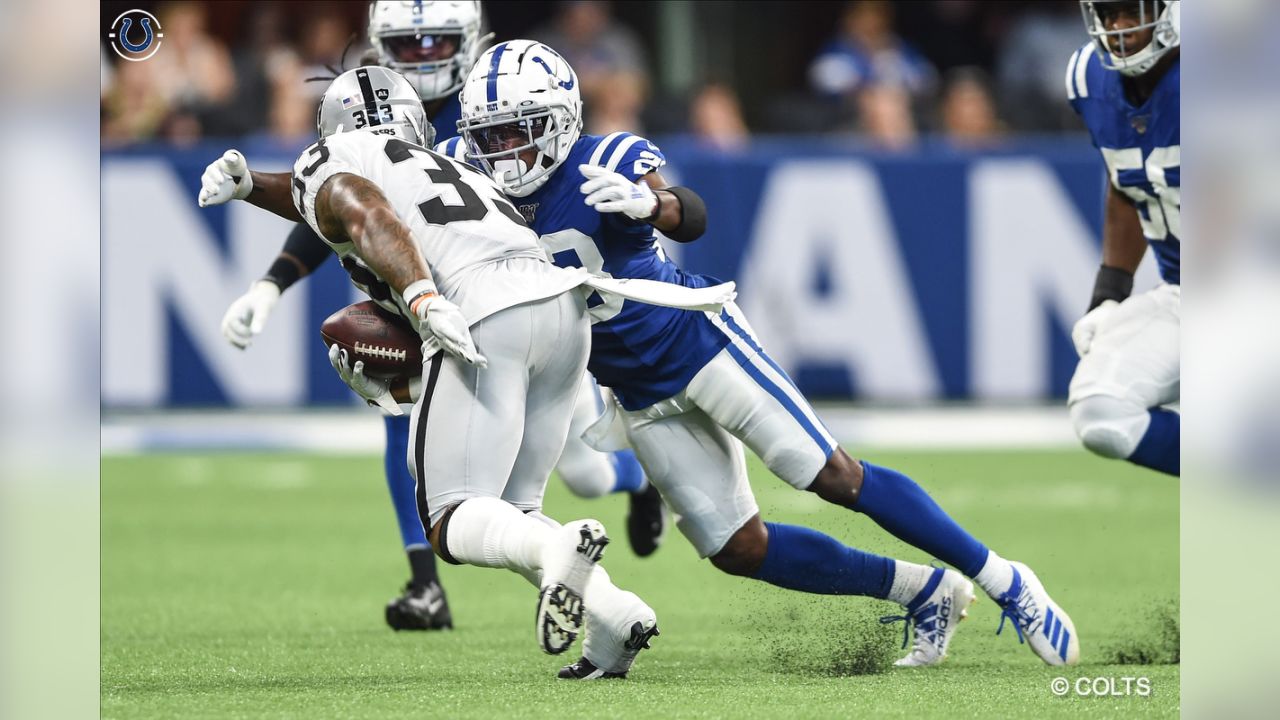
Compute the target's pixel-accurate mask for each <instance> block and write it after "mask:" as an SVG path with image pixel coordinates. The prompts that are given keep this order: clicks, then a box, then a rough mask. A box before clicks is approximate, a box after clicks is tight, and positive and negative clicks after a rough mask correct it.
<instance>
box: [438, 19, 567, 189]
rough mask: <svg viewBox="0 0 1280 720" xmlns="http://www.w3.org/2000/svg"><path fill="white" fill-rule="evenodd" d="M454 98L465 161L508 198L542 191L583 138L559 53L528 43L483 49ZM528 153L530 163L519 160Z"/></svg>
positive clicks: (563, 63) (502, 44)
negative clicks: (459, 104) (459, 106)
mask: <svg viewBox="0 0 1280 720" xmlns="http://www.w3.org/2000/svg"><path fill="white" fill-rule="evenodd" d="M459 99H460V100H461V102H462V118H461V119H460V120H458V132H460V133H461V134H462V137H463V139H464V140H465V142H466V144H467V158H468V159H475V160H478V161H479V162H480V164H481V166H482V167H483V168H484V170H485V172H487V173H489V176H490V177H492V178H493V179H494V181H495V182H497V183H498V185H499V186H500V187H501V188H502V191H503V192H504V193H506V194H507V195H511V196H514V197H525V196H526V195H529V194H530V193H532V192H533V191H535V190H537V189H538V188H540V187H542V186H543V184H545V183H546V182H547V180H549V179H550V178H551V174H552V173H553V172H555V171H556V168H558V167H560V165H561V164H562V163H563V162H564V161H565V158H567V157H569V151H570V150H571V149H572V148H573V144H574V143H576V142H577V141H578V136H579V135H580V134H581V133H582V96H581V94H580V93H579V92H578V76H577V75H576V74H575V73H574V72H573V68H571V67H569V63H568V62H566V61H565V59H564V58H562V57H560V54H559V53H557V52H556V51H555V50H552V49H551V48H549V47H547V46H546V45H543V44H542V43H539V42H534V41H532V40H511V41H509V42H504V43H499V44H497V45H495V46H493V47H492V48H489V49H488V50H486V51H485V52H484V54H483V55H481V56H480V59H479V60H478V61H476V64H475V67H473V68H472V69H471V73H470V74H469V75H467V80H466V82H465V83H464V84H463V86H462V94H461V95H460V96H459ZM529 152H534V153H536V154H535V155H534V157H533V158H532V161H531V162H530V161H527V160H524V159H521V157H520V156H521V155H522V154H523V155H526V156H528V153H529Z"/></svg>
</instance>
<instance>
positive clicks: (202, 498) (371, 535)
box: [102, 451, 1179, 720]
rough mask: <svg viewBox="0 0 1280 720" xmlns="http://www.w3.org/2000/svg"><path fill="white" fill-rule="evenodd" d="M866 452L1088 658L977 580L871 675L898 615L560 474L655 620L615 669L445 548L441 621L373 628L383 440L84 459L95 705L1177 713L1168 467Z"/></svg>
mask: <svg viewBox="0 0 1280 720" xmlns="http://www.w3.org/2000/svg"><path fill="white" fill-rule="evenodd" d="M866 457H868V459H870V460H872V461H875V462H879V463H882V464H886V465H889V466H892V467H896V468H898V469H901V470H903V471H904V472H907V473H908V474H910V475H912V476H913V477H915V478H916V479H917V480H918V481H920V482H921V484H923V485H924V486H925V487H926V488H927V489H928V490H929V491H931V492H932V493H933V494H934V496H935V497H936V498H938V500H939V501H940V502H941V503H942V505H943V507H945V508H947V509H948V510H949V511H950V512H951V513H952V514H953V515H954V516H955V517H957V518H958V519H959V520H960V522H961V523H963V524H964V525H966V526H967V527H968V528H969V529H970V530H972V531H973V532H974V533H975V534H976V535H977V536H978V537H979V538H980V539H982V540H983V541H985V542H986V543H987V544H989V545H990V546H992V547H994V548H995V549H996V550H997V551H998V552H1000V553H1001V554H1003V555H1004V556H1005V557H1009V558H1012V559H1018V560H1022V561H1025V562H1027V563H1028V564H1029V565H1031V566H1032V568H1034V569H1035V570H1036V571H1037V573H1038V574H1039V575H1040V577H1041V579H1042V580H1043V581H1044V582H1045V585H1046V586H1047V587H1048V589H1049V590H1050V592H1052V593H1053V594H1054V597H1055V599H1057V600H1058V601H1059V602H1060V603H1061V604H1062V605H1063V606H1064V607H1066V608H1067V609H1068V610H1069V611H1070V612H1071V614H1072V617H1073V619H1074V621H1075V623H1076V627H1077V629H1078V631H1079V634H1080V637H1081V651H1082V658H1083V660H1082V664H1081V665H1080V666H1079V667H1077V668H1073V669H1071V670H1068V671H1065V672H1060V671H1057V670H1054V669H1052V668H1048V667H1046V666H1044V665H1043V664H1041V662H1040V661H1039V660H1038V659H1036V657H1035V656H1034V655H1032V653H1031V652H1030V651H1029V650H1028V649H1027V648H1026V647H1023V646H1020V645H1019V644H1018V642H1017V640H1016V639H1015V637H1014V636H1013V633H1012V630H1011V629H1009V628H1006V631H1005V634H1004V635H1002V636H999V637H997V636H996V635H995V629H996V625H997V622H998V617H999V612H998V610H997V608H996V606H995V605H994V604H993V603H991V602H990V601H988V600H987V599H986V598H985V597H982V598H980V599H979V601H978V603H977V604H976V605H974V607H973V608H972V610H971V613H970V618H969V620H968V621H967V622H965V624H964V626H963V627H962V628H961V630H960V632H959V633H958V634H957V636H956V639H955V641H954V643H953V644H952V646H951V653H950V658H949V659H948V660H947V662H946V663H945V664H944V665H943V666H942V667H939V668H933V669H924V670H908V669H893V670H889V671H887V672H878V673H873V674H865V673H866V672H867V671H868V670H873V671H874V670H881V669H882V668H883V664H884V660H886V659H892V658H893V657H895V656H896V655H897V654H898V653H900V652H901V651H900V650H899V649H898V647H897V644H898V643H900V642H901V634H900V630H898V631H895V630H894V629H892V628H890V627H889V626H881V625H880V624H879V623H878V622H876V618H877V617H878V616H879V615H881V614H883V613H885V612H890V611H892V610H894V608H895V606H892V605H890V604H889V603H885V602H882V601H874V600H868V599H863V598H836V597H822V596H813V595H801V594H798V593H788V592H784V591H780V590H777V589H774V588H772V587H769V586H766V585H764V584H761V583H758V582H754V581H748V580H742V579H738V578H731V577H728V576H725V575H722V574H720V573H719V572H718V571H716V570H714V569H713V568H712V567H711V566H710V565H709V564H708V563H706V562H701V561H699V560H698V559H697V556H696V555H695V554H694V552H693V550H692V548H691V547H690V546H689V544H688V543H687V542H686V541H685V540H684V539H683V538H682V537H680V536H679V535H678V534H676V533H674V531H673V532H672V534H670V535H668V537H667V542H666V545H665V546H664V547H663V548H662V549H661V550H660V551H659V552H658V553H657V554H656V555H655V556H653V557H651V558H648V559H645V560H639V559H636V558H635V557H633V556H631V555H630V553H629V550H628V548H627V546H626V540H625V529H624V525H623V514H624V511H625V501H624V500H623V499H622V498H620V497H609V498H605V499H603V500H599V501H594V502H588V501H582V500H578V499H576V498H573V497H572V496H570V495H569V493H568V492H567V491H566V490H565V488H564V487H563V485H561V484H560V483H559V482H558V481H557V480H556V479H554V478H553V479H552V483H551V487H550V488H549V490H548V493H547V505H546V510H547V512H548V514H550V515H552V516H553V517H557V518H560V519H572V518H575V517H583V516H588V515H591V516H595V517H598V518H600V519H601V520H603V521H604V522H605V524H606V526H608V527H610V528H611V529H612V531H613V532H612V534H613V535H614V537H615V539H616V542H615V543H614V544H613V545H611V546H610V549H609V553H608V554H607V555H606V557H605V566H606V567H607V568H608V569H609V571H610V573H611V574H612V575H613V578H614V580H615V582H617V584H619V585H620V586H622V587H625V588H627V589H630V590H633V591H635V592H637V593H639V594H640V595H641V596H642V597H643V598H645V599H646V600H647V601H648V602H649V603H650V604H651V605H652V606H653V607H654V609H656V610H657V612H658V617H659V624H660V627H661V629H662V636H661V637H660V638H657V639H656V640H655V642H654V646H653V649H652V650H648V651H645V652H644V653H642V654H641V656H640V659H639V661H638V662H637V664H636V666H635V668H634V669H633V670H632V673H631V678H630V679H629V680H626V681H622V682H606V683H581V684H575V683H569V682H566V681H558V680H556V679H555V677H554V676H555V671H556V670H557V669H558V668H559V667H560V666H561V665H562V664H563V662H564V660H565V659H566V658H568V659H574V658H576V652H574V651H571V653H567V654H566V655H563V656H560V657H548V656H545V655H542V654H541V653H540V652H539V651H538V649H537V645H536V644H535V641H534V637H533V611H534V601H535V591H534V590H533V589H532V588H531V587H530V586H528V585H527V584H526V583H525V582H524V581H523V580H521V579H520V578H519V577H517V576H515V575H514V574H510V573H505V572H502V571H497V570H483V569H477V568H461V567H449V566H444V567H443V568H442V576H443V579H444V581H445V585H446V589H447V591H448V593H449V600H450V604H451V606H452V609H453V614H454V620H455V623H456V625H457V629H456V630H454V631H452V632H447V633H442V634H425V633H399V634H397V633H394V632H392V631H391V630H389V629H388V628H387V627H386V626H385V624H384V623H383V619H382V606H383V604H384V603H385V602H386V601H387V600H388V599H390V598H391V597H392V596H393V595H395V594H396V592H397V590H398V589H399V585H400V584H402V583H403V582H404V580H405V578H406V577H407V576H408V568H407V566H406V563H405V560H404V555H403V553H402V552H401V551H400V548H399V536H398V534H397V531H396V528H395V520H394V516H393V514H392V510H391V505H390V502H389V501H388V498H387V490H386V487H385V483H384V481H383V479H382V470H381V467H382V466H381V459H380V458H377V457H372V456H370V457H350V458H332V457H326V458H317V457H311V456H303V455H160V456H148V457H131V458H108V459H106V460H104V461H103V466H102V713H103V717H109V718H138V717H145V718H153V717H154V718H174V717H182V718H193V717H207V718H239V717H245V718H248V717H255V718H256V717H290V718H307V719H308V720H313V719H315V718H330V717H350V718H365V717H440V718H456V717H477V718H497V717H535V716H543V717H556V718H564V719H568V718H588V719H594V718H612V717H619V718H621V717H626V718H641V717H655V718H675V717H743V716H749V717H756V718H780V717H797V718H810V717H843V718H861V717H878V716H902V717H912V718H919V717H961V716H968V717H1037V718H1038V717H1046V716H1066V715H1076V714H1087V715H1090V716H1107V717H1129V716H1133V715H1161V716H1168V715H1174V714H1175V713H1176V712H1177V709H1178V677H1179V673H1178V666H1177V665H1176V664H1169V662H1170V661H1171V660H1172V659H1173V658H1176V652H1177V645H1176V625H1175V624H1174V623H1176V617H1177V616H1176V603H1177V592H1178V485H1177V482H1176V481H1175V480H1171V479H1169V478H1165V477H1162V476H1158V475H1155V474H1154V473H1149V472H1146V471H1142V470H1138V469H1134V468H1132V467H1131V466H1127V465H1124V464H1121V463H1115V462H1107V461H1103V460H1099V459H1095V458H1092V457H1090V456H1088V455H1086V454H1085V453H1084V452H1083V451H1079V452H1076V451H1066V452H1060V453H1058V452H972V453H951V452H948V453H942V452H936V453H911V454H907V453H866ZM752 478H753V484H754V486H755V489H756V493H757V497H758V498H759V501H760V506H761V509H762V511H763V512H764V514H765V517H766V518H767V519H771V520H782V521H789V522H795V523H803V524H808V525H810V526H813V527H816V528H818V529H821V530H823V531H826V532H828V533H830V534H832V535H834V536H836V537H837V538H840V539H841V540H843V541H845V542H847V543H850V544H855V545H858V546H861V547H864V548H867V549H870V550H874V551H878V552H883V553H889V554H893V555H897V556H899V557H902V558H904V559H909V560H916V561H927V560H928V558H926V557H923V556H922V555H921V553H919V552H918V551H915V550H914V549H911V548H908V547H907V546H905V545H903V544H901V543H899V542H897V541H896V540H894V539H892V538H891V537H889V536H887V535H886V534H885V533H883V532H881V531H880V530H879V528H878V527H876V526H875V525H874V524H873V523H872V522H870V521H869V520H867V519H866V518H864V517H862V516H860V515H856V514H853V513H850V512H848V511H844V510H840V509H838V508H834V507H831V506H827V505H825V504H823V503H822V502H821V501H820V500H818V499H817V498H815V497H813V496H811V495H809V494H806V493H800V492H796V491H794V490H792V489H790V488H789V487H787V486H786V485H784V484H783V483H781V482H780V481H778V480H776V479H774V478H772V477H771V476H770V475H769V474H768V473H767V472H766V471H765V470H764V469H763V468H762V467H761V466H760V465H759V464H758V463H753V465H752ZM980 594H981V593H980ZM893 627H894V628H897V627H900V626H897V625H895V626H893ZM575 651H576V648H575ZM1117 659H1119V660H1123V661H1125V662H1126V663H1127V664H1116V661H1117ZM1151 662H1154V663H1155V664H1135V663H1151ZM1059 675H1064V676H1067V677H1069V678H1076V677H1082V676H1087V677H1094V676H1104V677H1115V678H1122V677H1126V676H1128V677H1147V678H1149V680H1150V683H1151V687H1152V692H1151V695H1150V696H1149V697H1133V696H1130V697H1087V698H1079V697H1066V698H1058V697H1054V696H1053V695H1052V693H1051V692H1050V689H1049V685H1050V681H1051V680H1052V679H1053V678H1054V677H1056V676H1059ZM1121 687H1122V686H1121Z"/></svg>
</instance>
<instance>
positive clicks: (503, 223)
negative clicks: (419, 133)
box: [293, 129, 581, 323]
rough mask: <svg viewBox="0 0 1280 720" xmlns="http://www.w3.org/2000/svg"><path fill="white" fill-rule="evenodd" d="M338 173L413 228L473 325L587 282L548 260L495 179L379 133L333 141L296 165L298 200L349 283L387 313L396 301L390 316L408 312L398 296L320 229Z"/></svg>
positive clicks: (348, 246)
mask: <svg viewBox="0 0 1280 720" xmlns="http://www.w3.org/2000/svg"><path fill="white" fill-rule="evenodd" d="M339 173H351V174H353V175H357V176H359V177H362V178H364V179H366V180H368V181H369V182H371V183H373V184H374V185H377V186H378V188H379V189H380V190H381V191H382V193H383V195H385V196H386V198H387V200H388V202H389V203H390V204H391V207H392V209H393V210H394V211H395V213H396V215H397V216H398V217H399V218H400V220H401V222H403V223H404V224H405V225H406V226H407V227H408V228H409V231H410V233H411V235H412V237H413V240H414V244H415V245H416V246H417V248H418V250H419V252H421V253H422V256H423V258H424V259H425V260H426V261H427V265H428V266H429V267H430V268H431V274H432V279H433V280H434V281H435V283H436V286H437V287H438V288H439V289H440V292H441V294H442V295H444V296H445V297H446V298H448V299H449V300H450V301H451V302H453V303H455V304H457V305H458V306H459V307H461V308H462V310H463V313H464V314H465V315H466V317H467V319H468V320H470V321H471V322H473V323H474V322H476V321H478V320H480V319H481V318H483V317H485V316H487V315H489V314H492V313H493V312H496V311H497V310H501V309H503V308H506V307H510V306H512V305H517V304H520V303H524V302H530V301H532V300H536V299H541V298H546V297H551V296H552V295H556V294H559V293H560V292H564V291H565V290H567V289H569V288H570V287H574V286H575V285H577V284H579V283H580V282H581V279H580V278H579V277H578V274H576V273H566V272H563V271H561V270H560V269H559V268H556V267H555V266H553V265H552V264H551V263H550V262H549V261H548V260H547V258H546V255H545V253H543V251H542V249H541V248H540V246H539V245H538V237H537V235H536V234H534V232H533V231H532V230H530V229H529V228H528V226H527V225H526V224H525V222H524V219H523V218H521V217H520V214H519V212H517V211H516V209H515V207H514V206H512V205H511V203H510V202H508V201H507V200H506V198H504V197H503V196H502V194H501V191H499V190H498V187H497V186H496V185H494V184H493V181H492V180H490V179H489V178H488V177H487V176H486V175H484V174H483V173H481V172H480V171H478V170H476V169H475V168H472V167H470V166H469V165H466V164H464V163H459V162H456V161H454V160H452V159H450V158H448V157H445V156H443V155H440V154H438V153H436V152H433V151H431V150H427V149H426V148H424V147H421V146H419V145H415V144H413V143H410V142H407V141H405V140H403V139H401V138H400V137H397V136H395V135H386V134H380V133H379V131H377V130H376V129H374V130H366V131H353V132H347V133H339V134H336V135H330V136H329V137H327V138H324V139H323V140H321V141H320V142H318V143H316V144H315V145H312V146H311V147H309V148H307V149H306V150H305V151H304V152H303V153H302V155H301V156H300V157H299V158H298V161H297V163H295V165H294V169H293V194H294V202H295V204H296V205H297V206H298V210H299V211H300V213H301V214H302V216H303V217H304V218H306V221H307V223H308V224H309V225H311V227H312V228H313V229H314V230H315V231H316V233H317V234H319V235H320V237H321V238H322V239H324V241H325V242H326V243H328V244H329V245H330V246H331V247H332V248H333V249H334V251H335V252H337V254H338V256H339V257H340V258H342V260H343V267H346V268H347V270H348V272H350V273H351V275H352V281H353V282H354V283H355V284H356V285H357V286H358V287H360V288H361V289H362V290H365V292H366V293H367V294H369V296H370V297H371V298H373V299H374V300H377V301H378V302H379V303H381V304H383V305H384V306H388V305H387V303H386V302H384V300H389V301H391V305H392V306H390V307H388V309H397V311H399V312H401V313H402V314H403V313H404V310H403V308H399V307H398V305H399V304H400V298H398V297H397V296H396V293H394V292H390V291H389V290H381V289H377V288H375V287H374V285H375V284H376V283H372V282H371V280H376V281H377V283H381V282H382V280H381V278H380V277H377V273H376V272H374V271H373V270H372V269H371V268H370V267H369V266H368V265H367V264H366V263H365V262H364V261H363V259H362V258H360V257H359V252H358V250H357V249H356V248H355V246H354V244H353V243H351V242H347V241H345V240H346V239H345V238H327V237H325V236H324V233H322V232H320V228H319V227H318V226H317V222H316V216H315V201H316V196H317V194H318V193H319V192H320V189H321V188H322V187H323V186H324V183H325V182H327V181H328V180H329V179H330V178H332V177H333V176H334V175H337V174H339ZM335 241H336V242H335ZM515 261H518V262H515ZM504 263H505V264H504ZM499 264H503V267H504V268H508V269H506V270H503V269H500V268H498V267H497V266H498V265H499ZM353 268H354V269H353ZM495 273H496V274H495ZM370 276H372V277H370ZM482 278H483V281H482V280H481V279H482ZM382 284H383V285H384V286H385V283H382ZM375 292H377V293H380V294H381V295H382V297H379V296H377V295H375V294H374V293H375ZM388 294H389V296H388Z"/></svg>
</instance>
